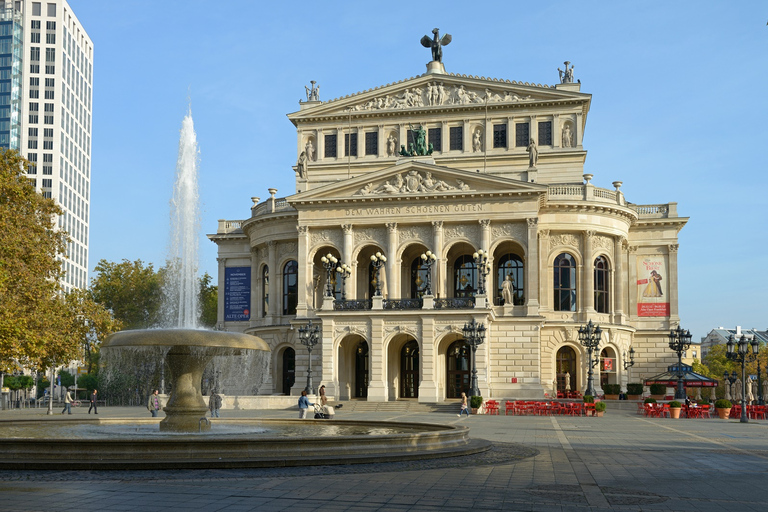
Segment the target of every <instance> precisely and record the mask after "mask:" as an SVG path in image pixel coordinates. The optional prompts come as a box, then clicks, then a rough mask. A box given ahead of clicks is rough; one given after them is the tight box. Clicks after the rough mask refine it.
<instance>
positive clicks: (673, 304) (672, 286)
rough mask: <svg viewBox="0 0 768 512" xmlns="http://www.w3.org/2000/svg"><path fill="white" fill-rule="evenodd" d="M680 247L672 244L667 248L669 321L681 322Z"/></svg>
mask: <svg viewBox="0 0 768 512" xmlns="http://www.w3.org/2000/svg"><path fill="white" fill-rule="evenodd" d="M679 247H680V246H679V245H678V244H670V245H668V246H667V252H668V257H669V321H670V324H671V323H672V322H679V321H680V313H679V309H678V308H679V305H678V292H677V282H678V280H677V250H678V248H679Z"/></svg>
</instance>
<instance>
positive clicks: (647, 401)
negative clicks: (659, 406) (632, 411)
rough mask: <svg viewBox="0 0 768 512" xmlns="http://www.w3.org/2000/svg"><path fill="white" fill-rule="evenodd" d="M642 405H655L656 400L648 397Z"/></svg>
mask: <svg viewBox="0 0 768 512" xmlns="http://www.w3.org/2000/svg"><path fill="white" fill-rule="evenodd" d="M643 403H644V404H655V403H656V399H655V398H651V397H648V398H646V399H645V400H643Z"/></svg>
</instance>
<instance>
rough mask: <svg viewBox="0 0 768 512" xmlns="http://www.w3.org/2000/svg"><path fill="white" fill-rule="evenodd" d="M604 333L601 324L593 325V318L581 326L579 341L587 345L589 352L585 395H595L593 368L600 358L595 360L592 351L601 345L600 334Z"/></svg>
mask: <svg viewBox="0 0 768 512" xmlns="http://www.w3.org/2000/svg"><path fill="white" fill-rule="evenodd" d="M602 334H603V330H602V329H601V328H600V326H599V325H593V324H592V320H590V321H589V322H587V325H584V326H582V327H579V342H581V344H582V345H583V346H584V347H586V349H587V354H588V356H587V357H588V358H589V363H588V370H587V375H588V376H587V391H586V392H585V393H584V394H585V395H591V396H595V388H594V386H593V385H592V380H593V375H594V372H593V371H592V368H594V367H595V366H596V365H597V363H598V358H595V359H594V361H593V360H592V353H593V352H594V351H595V350H596V349H597V347H598V346H600V336H602Z"/></svg>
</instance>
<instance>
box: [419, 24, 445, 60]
mask: <svg viewBox="0 0 768 512" xmlns="http://www.w3.org/2000/svg"><path fill="white" fill-rule="evenodd" d="M432 34H434V37H433V38H432V39H430V38H429V36H424V37H422V38H421V46H423V47H425V48H431V49H432V60H433V61H435V62H443V46H447V45H449V44H450V43H451V34H445V35H444V36H443V37H440V29H439V28H433V29H432Z"/></svg>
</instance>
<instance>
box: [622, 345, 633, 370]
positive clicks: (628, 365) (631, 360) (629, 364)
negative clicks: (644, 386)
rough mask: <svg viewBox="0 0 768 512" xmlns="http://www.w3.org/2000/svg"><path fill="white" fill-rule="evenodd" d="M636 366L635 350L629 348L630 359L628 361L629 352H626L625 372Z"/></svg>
mask: <svg viewBox="0 0 768 512" xmlns="http://www.w3.org/2000/svg"><path fill="white" fill-rule="evenodd" d="M633 366H635V349H634V348H632V347H629V359H627V352H626V351H624V371H627V370H629V369H630V368H632V367H633Z"/></svg>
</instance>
